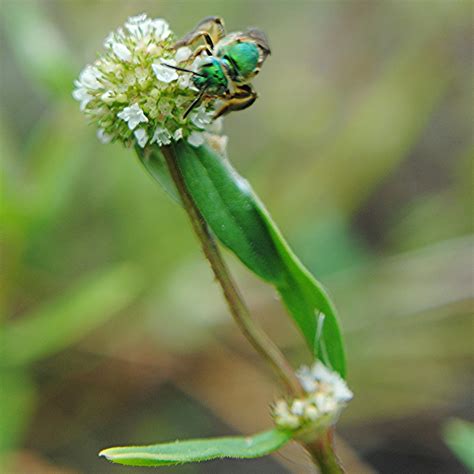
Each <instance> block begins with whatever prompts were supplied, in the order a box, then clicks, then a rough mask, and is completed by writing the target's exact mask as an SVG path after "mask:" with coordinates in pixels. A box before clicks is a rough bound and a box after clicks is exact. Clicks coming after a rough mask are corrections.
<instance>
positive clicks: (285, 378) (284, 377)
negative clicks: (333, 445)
mask: <svg viewBox="0 0 474 474" xmlns="http://www.w3.org/2000/svg"><path fill="white" fill-rule="evenodd" d="M161 151H162V152H163V156H164V157H165V160H166V164H167V166H168V169H169V171H170V174H171V177H172V178H173V181H174V183H175V185H176V189H177V190H178V193H179V195H180V197H181V200H182V202H183V206H184V208H185V210H186V212H187V214H188V217H189V219H190V221H191V224H192V226H193V229H194V232H195V233H196V235H197V237H198V238H199V240H200V242H201V247H202V250H203V252H204V255H205V256H206V258H207V260H208V261H209V263H210V265H211V268H212V271H213V272H214V275H215V278H216V280H217V281H218V282H219V284H220V286H221V288H222V291H223V293H224V297H225V299H226V301H227V305H228V307H229V310H230V312H231V314H232V316H233V318H234V320H235V322H236V323H237V325H238V326H239V329H240V330H241V331H242V333H243V334H244V336H245V337H246V338H247V340H248V341H249V342H250V343H251V344H252V346H253V347H254V348H255V349H256V351H257V352H258V353H259V354H260V355H261V357H262V358H263V359H264V360H265V361H266V362H267V363H268V364H269V365H270V366H271V367H272V369H273V371H274V372H275V374H276V375H277V376H278V378H279V379H280V381H281V382H282V383H283V384H284V386H285V387H286V389H287V390H289V391H290V393H291V394H292V395H293V396H299V395H301V394H302V388H301V386H300V384H299V382H298V379H297V378H296V376H295V374H294V371H293V369H292V367H291V366H290V364H289V363H288V361H287V360H286V358H285V356H284V355H283V354H282V352H281V351H280V350H279V349H278V348H277V347H276V345H275V344H274V343H273V341H272V340H271V339H270V338H269V337H268V336H267V335H266V334H265V332H264V331H263V329H262V328H261V327H260V326H259V325H258V324H257V322H256V321H254V320H253V319H252V317H251V316H250V312H249V309H248V308H247V305H246V304H245V302H244V300H243V299H242V296H241V294H240V292H239V290H238V288H237V286H236V284H235V282H234V280H233V279H232V276H231V275H230V273H229V270H228V268H227V266H226V264H225V262H224V260H223V258H222V255H221V253H220V251H219V248H218V246H217V243H216V241H215V239H214V237H213V236H212V234H211V232H210V231H209V228H208V226H207V224H206V221H205V220H204V217H203V216H202V214H201V213H200V211H199V209H198V208H197V206H196V204H195V203H194V201H193V199H192V197H191V195H190V193H189V192H188V190H187V188H186V184H185V182H184V180H183V177H182V175H181V172H180V169H179V167H178V165H177V162H176V160H178V159H179V157H178V156H177V155H176V153H175V151H174V149H173V148H172V147H171V146H164V147H162V148H161Z"/></svg>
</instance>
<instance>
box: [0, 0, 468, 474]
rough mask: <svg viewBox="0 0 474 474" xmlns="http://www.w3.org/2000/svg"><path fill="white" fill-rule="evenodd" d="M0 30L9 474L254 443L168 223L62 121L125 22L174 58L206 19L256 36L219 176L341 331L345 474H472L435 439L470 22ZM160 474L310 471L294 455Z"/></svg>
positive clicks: (183, 19)
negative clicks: (224, 173)
mask: <svg viewBox="0 0 474 474" xmlns="http://www.w3.org/2000/svg"><path fill="white" fill-rule="evenodd" d="M0 7H1V9H0V14H1V30H0V41H1V65H0V70H1V84H2V85H1V90H0V93H1V116H0V150H1V162H2V163H1V169H2V175H1V178H2V180H1V186H2V190H1V192H2V194H1V223H0V225H1V263H2V272H1V273H2V274H1V283H2V284H1V300H2V320H1V324H2V329H1V332H0V349H1V351H2V353H1V363H0V376H1V380H0V383H1V386H0V389H1V392H0V403H1V405H0V447H1V449H2V450H3V451H4V452H6V453H8V454H9V456H8V459H9V464H8V465H6V464H4V467H3V470H2V472H4V473H6V474H10V473H21V474H30V473H32V474H45V473H64V474H72V473H100V474H102V473H104V474H107V473H118V474H120V473H129V472H130V473H131V472H149V471H148V470H145V469H142V470H140V469H136V470H133V469H131V468H126V467H120V466H114V465H109V464H107V463H106V462H105V461H103V460H101V459H99V458H97V452H98V451H99V450H100V449H102V448H104V447H107V446H111V445H117V444H141V443H151V442H156V441H163V440H168V439H175V438H178V437H180V438H188V437H197V436H210V435H224V434H231V433H240V432H242V433H251V432H254V431H256V430H259V429H263V428H265V427H268V426H269V425H270V423H271V420H270V417H269V414H268V404H269V403H270V402H271V401H273V400H274V399H275V398H276V397H277V396H278V394H279V391H278V388H277V387H276V385H274V384H273V381H272V379H271V378H270V376H269V374H268V372H267V371H266V369H265V367H263V366H262V364H261V362H260V361H259V360H258V358H257V357H256V355H255V353H254V352H253V351H252V349H251V348H250V347H249V345H248V344H247V343H246V341H245V340H244V339H243V338H242V337H241V335H240V334H239V333H238V332H237V330H236V328H235V326H234V324H233V322H232V320H231V318H230V317H229V315H228V314H227V311H226V308H225V306H224V304H223V302H222V298H221V295H220V292H219V289H218V288H217V286H216V285H215V284H214V283H213V280H212V275H211V272H210V270H209V269H208V266H207V264H206V263H205V262H204V260H203V258H202V257H201V254H200V250H199V247H198V245H197V242H196V241H195V239H194V237H193V235H192V233H191V231H190V226H189V224H188V222H187V220H186V218H185V215H184V213H183V212H182V211H181V210H180V209H179V208H178V207H177V206H176V205H175V204H174V203H173V202H171V201H170V199H169V198H168V197H167V196H166V195H165V194H164V192H163V191H162V190H160V189H159V188H158V187H157V186H156V184H155V183H154V182H153V181H152V180H151V179H150V178H149V177H148V176H147V175H146V173H145V172H144V170H143V169H142V168H141V167H140V166H139V164H138V161H137V160H136V158H135V157H134V156H133V153H132V152H131V151H130V150H124V149H122V147H121V146H119V145H108V146H104V145H100V144H99V143H98V141H97V139H96V137H95V130H94V129H93V127H90V126H87V124H86V121H85V119H84V117H83V116H82V114H81V113H80V112H79V107H78V104H77V103H75V102H74V101H73V100H72V98H71V92H72V82H73V80H74V78H75V77H76V76H77V75H78V73H79V71H80V69H81V68H82V67H83V66H84V65H85V64H86V63H88V62H91V61H93V59H94V57H95V54H96V51H99V50H100V49H101V45H102V40H103V38H104V37H105V36H106V35H107V33H108V32H109V31H110V30H112V29H115V28H116V27H117V26H118V25H120V24H122V23H123V22H124V21H125V19H126V18H127V17H128V16H130V15H133V14H138V13H141V12H142V11H145V12H147V13H148V14H149V15H150V16H154V17H157V16H162V17H164V18H166V19H167V20H168V21H169V22H170V24H171V27H172V29H173V30H174V31H175V32H176V33H177V34H178V35H182V34H184V33H185V32H187V31H189V30H190V29H191V28H192V27H193V26H194V24H195V23H196V22H197V21H198V20H200V19H201V18H202V17H205V16H208V15H221V16H223V17H224V18H225V21H226V24H227V27H228V29H229V30H238V29H241V28H245V27H247V26H259V27H260V28H262V29H264V30H265V31H266V32H267V34H268V36H269V39H270V43H271V46H272V50H273V54H272V56H271V57H270V58H269V60H268V61H267V62H266V64H265V67H264V68H263V70H262V72H261V74H260V76H259V77H258V78H256V80H255V82H254V85H255V87H256V89H257V90H258V92H259V95H260V98H259V100H258V101H257V102H256V103H255V105H254V106H253V107H251V108H250V109H248V110H246V111H243V112H240V113H234V114H232V115H231V116H229V117H228V118H226V121H225V131H226V133H227V134H228V136H229V147H228V152H229V156H230V158H231V160H232V161H233V163H234V165H235V166H236V168H237V169H238V170H239V171H240V172H241V173H242V174H243V175H244V176H246V177H247V178H248V179H249V180H250V181H251V182H252V184H253V186H254V188H255V190H256V191H257V192H258V194H259V195H260V197H261V198H262V199H263V201H264V202H265V203H266V205H267V207H268V208H269V210H270V211H271V212H272V215H273V217H274V218H275V220H276V222H277V223H278V224H279V226H280V228H281V230H282V231H283V233H284V234H285V236H286V237H287V238H288V240H289V241H290V243H291V244H292V246H293V247H294V249H295V251H296V253H297V254H298V255H300V256H301V258H302V260H303V261H304V262H305V264H306V265H307V266H308V267H309V268H310V269H311V270H312V271H313V272H314V274H315V275H316V276H317V277H318V278H319V279H320V280H321V281H322V282H323V283H324V284H325V285H326V286H327V287H328V288H329V290H330V292H331V294H332V295H333V297H334V299H335V302H336V305H337V306H338V308H339V310H340V314H341V319H342V323H343V327H344V332H345V336H346V341H347V344H348V357H349V372H350V373H349V382H350V385H351V387H352V388H353V390H354V392H355V395H356V396H355V400H354V401H353V402H352V404H351V405H350V407H349V408H348V409H347V410H346V412H345V413H344V414H343V417H342V419H341V421H340V423H339V433H340V435H341V437H342V438H343V440H344V441H341V443H340V447H341V457H342V458H343V460H344V462H345V464H346V466H347V467H348V472H350V473H357V472H360V473H369V472H383V473H403V474H407V473H417V474H420V473H421V474H423V473H430V474H431V473H450V474H451V473H458V472H459V473H462V472H467V471H466V470H465V468H463V467H462V465H461V464H460V463H459V461H457V460H456V458H455V457H454V455H453V454H451V452H450V451H449V449H448V448H447V447H446V446H445V444H444V443H443V440H442V434H441V433H442V428H443V426H444V424H445V423H446V421H447V420H448V419H449V418H451V417H459V418H468V417H469V416H470V415H471V416H472V405H471V404H470V393H469V391H470V387H472V382H473V378H472V372H470V371H469V367H470V365H471V364H472V361H473V358H472V356H473V326H472V308H473V306H472V290H473V245H472V244H473V239H472V176H473V175H472V157H473V143H472V123H473V116H472V115H473V113H472V110H473V109H472V106H473V100H472V99H473V97H472V72H473V67H472V53H473V50H472V34H473V20H472V18H473V16H472V14H473V12H472V3H471V2H469V1H466V2H464V1H449V0H445V1H444V0H439V1H437V0H425V1H338V2H326V1H325V2H323V1H292V2H290V1H269V0H268V1H263V0H262V1H242V0H239V1H233V0H225V1H220V2H217V1H198V0H195V1H177V0H176V1H159V0H153V1H135V2H127V1H92V0H80V1H79V0H74V1H65V0H63V1H59V0H54V1H53V0H49V1H46V0H45V1H39V0H37V1H28V0H16V1H15V0H2V2H1V5H0ZM227 257H228V259H229V261H230V264H231V266H232V268H233V270H234V272H235V274H236V275H237V278H238V280H239V283H240V285H241V287H242V289H243V291H244V293H245V295H246V298H247V300H248V302H249V304H250V306H251V309H252V310H253V312H254V314H255V316H256V317H257V318H258V319H259V320H260V321H261V322H262V324H263V325H264V326H265V328H266V330H267V331H268V333H269V334H270V335H271V336H272V337H273V338H274V339H275V340H276V341H277V342H278V343H279V345H280V346H281V347H282V348H284V350H285V352H286V353H287V354H288V356H289V358H290V359H291V361H292V362H293V363H294V364H295V366H296V365H298V364H301V363H308V362H309V359H308V354H307V353H306V352H305V347H304V343H303V342H302V338H301V337H300V336H299V334H298V333H297V331H296V330H295V329H294V328H293V326H292V324H291V322H290V321H289V319H288V318H287V317H286V315H285V312H284V310H283V309H282V308H281V305H280V304H279V302H278V301H277V299H276V297H275V295H274V294H273V293H272V291H271V289H269V287H267V286H265V285H263V284H262V283H260V282H258V281H257V280H256V279H255V278H254V277H253V276H252V275H250V274H249V273H248V272H247V271H246V270H245V269H244V268H243V267H242V266H241V265H240V264H239V263H238V262H237V261H235V260H234V259H233V258H232V257H231V256H230V255H227ZM346 443H348V445H346ZM349 445H350V447H349ZM356 455H357V456H358V457H359V458H360V459H359V460H357V458H356ZM3 461H4V462H6V461H5V458H4V459H3ZM161 472H164V473H166V472H176V473H183V474H184V473H288V472H292V473H310V472H313V470H312V467H311V464H310V463H309V461H308V459H307V457H306V456H305V454H304V453H303V452H302V451H300V450H299V448H298V447H296V446H290V447H289V448H287V449H285V450H284V451H282V452H281V453H278V454H277V455H275V456H273V457H269V458H265V459H263V460H256V461H246V462H243V461H242V462H238V461H215V462H211V463H207V464H202V465H197V466H183V467H178V468H173V469H166V468H165V469H162V470H161Z"/></svg>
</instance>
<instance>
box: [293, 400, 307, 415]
mask: <svg viewBox="0 0 474 474" xmlns="http://www.w3.org/2000/svg"><path fill="white" fill-rule="evenodd" d="M304 409H305V403H304V402H303V400H295V401H294V402H293V403H292V404H291V413H293V415H297V416H301V415H303V414H304V411H305V410H304Z"/></svg>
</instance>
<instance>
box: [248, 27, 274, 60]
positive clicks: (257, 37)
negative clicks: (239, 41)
mask: <svg viewBox="0 0 474 474" xmlns="http://www.w3.org/2000/svg"><path fill="white" fill-rule="evenodd" d="M244 35H245V36H248V37H249V38H251V39H253V40H254V41H255V43H256V44H257V45H258V46H259V47H260V48H261V49H262V51H263V53H264V55H265V57H266V56H268V55H269V54H271V50H270V44H269V43H268V38H267V35H266V34H265V33H264V32H263V31H262V30H259V29H258V28H249V29H248V30H247V31H246V32H245V33H244Z"/></svg>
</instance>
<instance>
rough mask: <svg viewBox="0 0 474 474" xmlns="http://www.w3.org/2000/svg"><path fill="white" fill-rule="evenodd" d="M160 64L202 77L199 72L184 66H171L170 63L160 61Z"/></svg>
mask: <svg viewBox="0 0 474 474" xmlns="http://www.w3.org/2000/svg"><path fill="white" fill-rule="evenodd" d="M161 64H163V66H166V67H169V68H171V69H176V70H177V71H182V72H189V73H190V74H194V75H195V76H199V77H204V76H203V75H202V74H199V73H198V72H194V71H191V69H185V68H184V67H178V66H172V65H171V64H166V63H161Z"/></svg>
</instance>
